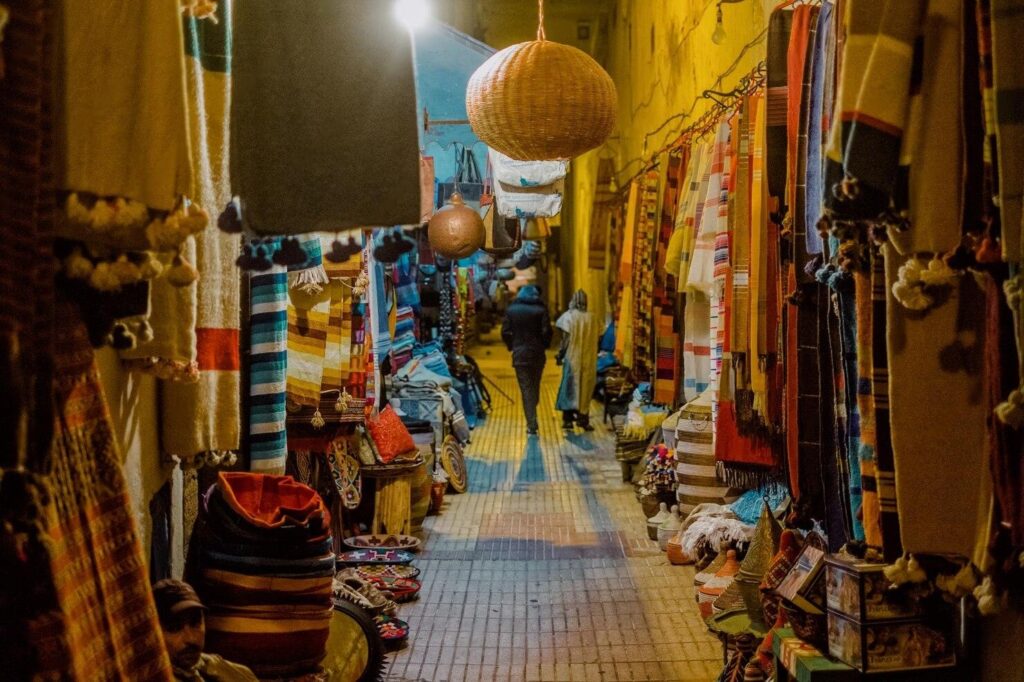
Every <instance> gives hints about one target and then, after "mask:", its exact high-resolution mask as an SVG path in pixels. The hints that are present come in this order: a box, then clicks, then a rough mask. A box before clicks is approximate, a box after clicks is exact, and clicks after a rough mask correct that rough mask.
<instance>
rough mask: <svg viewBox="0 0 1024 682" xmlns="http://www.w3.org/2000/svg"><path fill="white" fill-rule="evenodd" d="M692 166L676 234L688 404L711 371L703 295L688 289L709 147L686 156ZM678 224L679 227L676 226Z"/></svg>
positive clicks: (704, 385) (705, 384)
mask: <svg viewBox="0 0 1024 682" xmlns="http://www.w3.org/2000/svg"><path fill="white" fill-rule="evenodd" d="M690 164H691V166H693V169H692V173H691V174H690V179H689V183H688V185H687V187H686V191H685V193H684V195H683V197H682V200H681V202H680V207H679V212H678V213H677V221H676V230H677V232H681V233H682V237H681V239H680V242H681V244H680V252H679V289H680V291H681V292H685V295H686V306H685V308H684V311H683V398H684V399H685V400H686V402H689V401H691V400H693V399H694V398H696V397H697V396H699V395H700V394H701V393H703V392H704V391H705V389H707V387H708V381H709V373H710V371H711V342H710V338H709V337H708V333H709V330H708V322H707V321H708V320H709V318H710V314H711V313H710V310H709V309H708V298H707V294H706V293H705V292H703V291H699V290H696V289H690V288H688V283H689V279H690V264H691V262H692V259H693V253H694V249H695V247H696V242H697V230H698V228H699V227H700V218H701V215H702V214H703V207H704V197H705V195H706V193H707V183H708V182H709V181H710V178H711V147H710V145H707V144H703V143H700V144H697V145H695V147H694V151H693V152H692V153H691V155H690ZM680 221H681V224H680Z"/></svg>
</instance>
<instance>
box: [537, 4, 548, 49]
mask: <svg viewBox="0 0 1024 682" xmlns="http://www.w3.org/2000/svg"><path fill="white" fill-rule="evenodd" d="M546 39H547V36H545V34H544V0H537V40H546Z"/></svg>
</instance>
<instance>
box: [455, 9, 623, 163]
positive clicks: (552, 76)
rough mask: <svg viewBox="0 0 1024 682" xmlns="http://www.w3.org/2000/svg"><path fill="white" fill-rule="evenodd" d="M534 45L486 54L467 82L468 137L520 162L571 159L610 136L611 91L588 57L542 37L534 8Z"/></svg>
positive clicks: (612, 124) (541, 24) (612, 120)
mask: <svg viewBox="0 0 1024 682" xmlns="http://www.w3.org/2000/svg"><path fill="white" fill-rule="evenodd" d="M538 5H539V8H540V11H539V26H538V28H537V40H532V41H529V42H525V43H519V44H517V45H512V46H511V47H507V48H505V49H504V50H501V51H500V52H497V53H496V54H494V55H492V56H491V58H490V59H488V60H487V61H486V62H484V63H483V64H482V65H481V66H480V68H478V69H477V70H476V72H475V73H474V74H473V76H472V77H471V78H470V79H469V85H468V87H467V88H466V111H467V113H468V114H469V122H470V124H471V125H472V126H473V132H474V133H476V135H477V136H478V137H479V138H480V139H481V140H483V141H484V142H486V143H487V144H488V145H489V146H491V147H493V148H494V149H497V150H498V151H499V152H501V153H502V154H504V155H506V156H509V157H511V158H513V159H518V160H521V161H542V160H551V159H569V158H572V157H574V156H578V155H580V154H582V153H584V152H586V151H589V150H591V149H593V148H595V147H597V146H599V145H600V144H601V143H603V142H604V141H605V140H606V139H608V136H609V135H611V132H612V130H613V129H614V128H615V116H616V109H617V107H618V103H617V96H616V93H615V84H614V83H613V82H612V79H611V76H609V75H608V74H607V73H606V72H605V70H604V69H602V68H601V66H600V64H598V63H597V62H596V61H594V60H593V58H591V57H590V55H588V54H587V53H585V52H583V51H582V50H578V49H576V48H575V47H571V46H569V45H563V44H561V43H554V42H550V41H548V40H545V38H544V2H543V0H540V2H539V3H538Z"/></svg>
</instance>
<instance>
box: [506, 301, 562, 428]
mask: <svg viewBox="0 0 1024 682" xmlns="http://www.w3.org/2000/svg"><path fill="white" fill-rule="evenodd" d="M551 335H552V329H551V317H550V316H549V315H548V309H547V306H545V305H544V302H543V301H542V300H541V298H540V289H538V288H537V287H536V286H534V285H533V284H527V285H525V286H523V287H522V288H520V289H519V293H518V294H517V295H516V298H515V300H514V301H512V303H510V304H509V306H508V308H507V309H506V310H505V319H504V320H503V322H502V325H501V340H502V341H504V342H505V346H506V347H508V349H509V350H510V351H512V366H513V367H514V368H515V370H516V379H517V380H518V381H519V392H520V393H521V394H522V397H523V412H524V413H525V415H526V432H527V433H528V434H529V435H531V436H533V435H536V434H537V403H538V402H540V379H541V375H542V374H544V363H545V362H546V361H547V356H546V354H545V352H546V351H547V348H548V345H550V343H551Z"/></svg>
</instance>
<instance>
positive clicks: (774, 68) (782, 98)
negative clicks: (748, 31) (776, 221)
mask: <svg viewBox="0 0 1024 682" xmlns="http://www.w3.org/2000/svg"><path fill="white" fill-rule="evenodd" d="M792 30H793V10H791V9H786V10H775V11H774V12H772V15H771V17H770V18H769V19H768V57H767V60H766V61H765V70H766V73H767V90H766V93H765V98H766V102H767V107H768V108H767V109H766V110H765V124H766V126H767V128H766V131H765V146H766V160H765V169H766V172H767V174H768V193H769V194H770V195H771V196H773V197H776V198H777V199H779V200H780V201H782V199H783V197H784V195H785V193H786V105H787V99H788V96H789V95H788V93H789V88H788V87H787V79H788V74H787V71H786V64H787V54H788V52H789V34H790V32H791V31H792Z"/></svg>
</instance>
